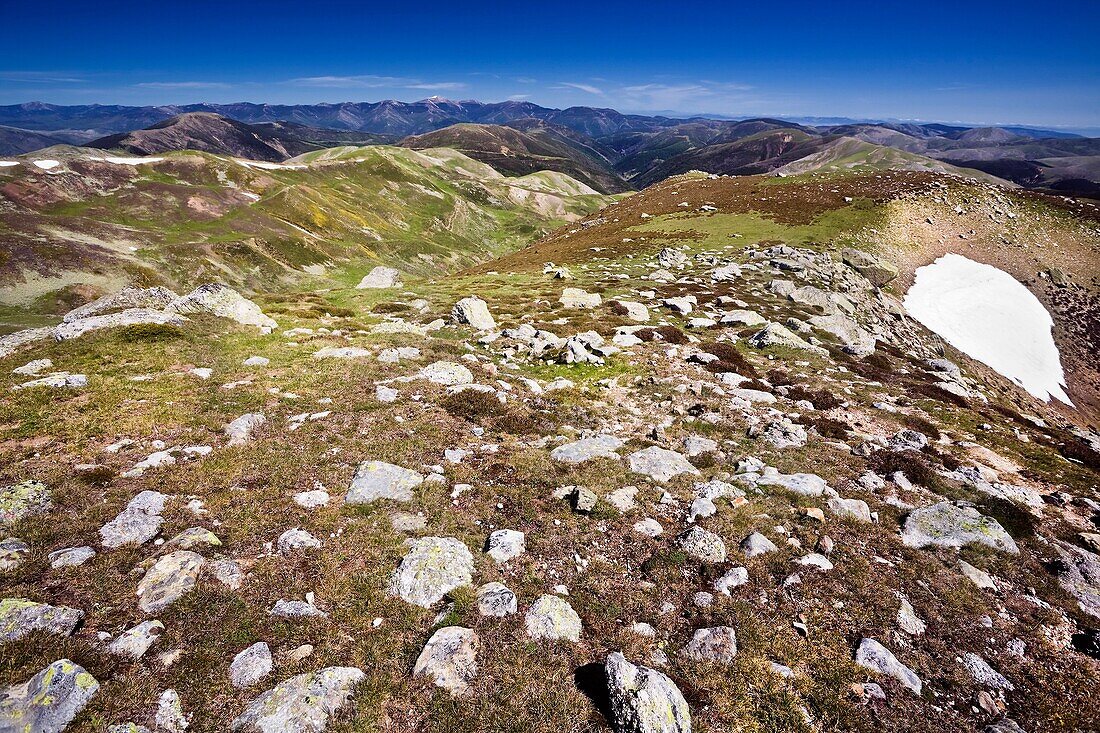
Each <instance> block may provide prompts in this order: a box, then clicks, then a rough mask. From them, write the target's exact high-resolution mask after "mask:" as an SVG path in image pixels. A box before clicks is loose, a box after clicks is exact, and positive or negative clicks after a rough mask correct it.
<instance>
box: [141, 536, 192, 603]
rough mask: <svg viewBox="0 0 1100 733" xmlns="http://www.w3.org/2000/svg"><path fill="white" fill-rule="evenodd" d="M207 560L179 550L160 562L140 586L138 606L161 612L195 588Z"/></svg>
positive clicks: (151, 569)
mask: <svg viewBox="0 0 1100 733" xmlns="http://www.w3.org/2000/svg"><path fill="white" fill-rule="evenodd" d="M203 562H204V560H203V557H202V555H199V554H197V553H194V552H190V551H188V550H177V551H176V552H171V553H169V554H167V555H165V556H164V557H162V558H160V559H159V560H157V562H156V564H155V565H153V567H151V568H149V570H148V571H147V572H146V573H145V576H144V577H143V578H142V579H141V582H140V583H138V587H137V596H138V598H139V599H140V600H139V601H138V607H139V608H140V609H141V610H142V611H144V612H145V613H158V612H160V611H162V610H163V609H165V608H167V607H168V606H170V605H171V604H173V603H175V602H176V601H177V600H178V599H179V598H180V596H182V595H183V594H185V593H189V592H190V591H191V590H193V589H194V587H195V583H196V581H197V580H198V577H199V570H201V569H202V564H203Z"/></svg>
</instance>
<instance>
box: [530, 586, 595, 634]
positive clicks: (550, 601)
mask: <svg viewBox="0 0 1100 733" xmlns="http://www.w3.org/2000/svg"><path fill="white" fill-rule="evenodd" d="M524 624H525V625H526V627H527V635H528V636H530V637H531V638H532V639H564V640H567V641H579V640H580V638H581V630H582V626H581V617H580V616H578V615H577V612H576V611H574V610H573V607H572V606H570V605H569V601H567V600H565V599H564V598H559V597H558V596H552V595H543V596H539V599H538V600H537V601H535V602H534V603H532V604H531V608H530V609H528V611H527V615H526V616H525V618H524Z"/></svg>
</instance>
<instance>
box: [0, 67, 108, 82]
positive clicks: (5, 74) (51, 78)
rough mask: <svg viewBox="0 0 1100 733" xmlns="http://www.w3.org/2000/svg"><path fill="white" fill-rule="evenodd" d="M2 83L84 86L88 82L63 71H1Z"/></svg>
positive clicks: (0, 79) (0, 78)
mask: <svg viewBox="0 0 1100 733" xmlns="http://www.w3.org/2000/svg"><path fill="white" fill-rule="evenodd" d="M0 81H6V82H12V83H17V84H83V83H85V82H86V81H87V80H86V79H85V78H84V77H81V76H78V75H75V74H69V73H67V72H63V71H18V70H13V71H3V70H0Z"/></svg>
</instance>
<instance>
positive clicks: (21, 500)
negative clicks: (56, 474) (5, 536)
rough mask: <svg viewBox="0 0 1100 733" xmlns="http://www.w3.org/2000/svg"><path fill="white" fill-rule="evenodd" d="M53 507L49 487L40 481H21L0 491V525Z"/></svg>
mask: <svg viewBox="0 0 1100 733" xmlns="http://www.w3.org/2000/svg"><path fill="white" fill-rule="evenodd" d="M52 507H53V502H52V500H51V498H50V489H49V487H48V486H46V484H44V483H42V482H41V481H33V480H28V481H22V482H20V483H18V484H12V485H11V486H7V487H5V488H4V490H3V491H0V526H3V525H10V524H14V523H15V522H17V521H19V520H20V519H23V518H25V517H30V516H34V515H35V514H43V513H45V512H48V511H49V510H50V509H51V508H52Z"/></svg>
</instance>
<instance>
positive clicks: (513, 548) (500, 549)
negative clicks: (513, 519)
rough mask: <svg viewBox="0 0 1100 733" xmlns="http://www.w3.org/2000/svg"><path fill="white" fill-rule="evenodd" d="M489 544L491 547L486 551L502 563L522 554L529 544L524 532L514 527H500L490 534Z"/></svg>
mask: <svg viewBox="0 0 1100 733" xmlns="http://www.w3.org/2000/svg"><path fill="white" fill-rule="evenodd" d="M488 546H489V549H488V550H487V551H486V552H487V553H488V555H489V557H491V558H493V559H494V560H496V561H497V562H498V563H502V562H508V561H509V560H511V559H512V558H516V557H519V556H520V555H522V554H523V552H524V550H525V549H526V547H527V544H526V538H525V537H524V535H523V532H517V531H516V530H514V529H498V530H496V531H495V532H493V533H492V534H490V535H489V541H488Z"/></svg>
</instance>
